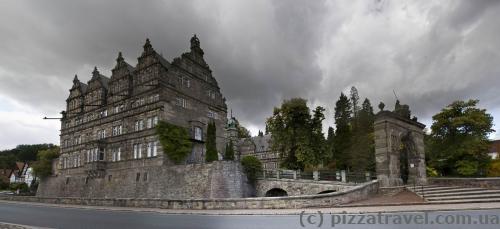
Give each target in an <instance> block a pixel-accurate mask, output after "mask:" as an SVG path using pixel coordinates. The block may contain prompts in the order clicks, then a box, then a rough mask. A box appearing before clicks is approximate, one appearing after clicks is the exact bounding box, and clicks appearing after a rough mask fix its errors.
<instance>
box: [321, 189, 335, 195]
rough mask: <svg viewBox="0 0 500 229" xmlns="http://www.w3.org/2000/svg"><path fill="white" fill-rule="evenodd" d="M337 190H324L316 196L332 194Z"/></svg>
mask: <svg viewBox="0 0 500 229" xmlns="http://www.w3.org/2000/svg"><path fill="white" fill-rule="evenodd" d="M336 191H337V190H325V191H322V192H319V193H318V194H326V193H332V192H336Z"/></svg>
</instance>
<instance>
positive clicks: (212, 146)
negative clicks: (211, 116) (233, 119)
mask: <svg viewBox="0 0 500 229" xmlns="http://www.w3.org/2000/svg"><path fill="white" fill-rule="evenodd" d="M205 148H206V155H205V161H206V162H212V161H217V160H218V159H219V156H218V153H217V143H216V128H215V123H214V122H210V123H208V127H207V141H206V142H205Z"/></svg>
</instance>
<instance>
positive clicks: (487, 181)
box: [428, 177, 500, 189]
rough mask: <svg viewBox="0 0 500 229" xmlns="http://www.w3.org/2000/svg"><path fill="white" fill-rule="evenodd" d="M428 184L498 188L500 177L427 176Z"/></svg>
mask: <svg viewBox="0 0 500 229" xmlns="http://www.w3.org/2000/svg"><path fill="white" fill-rule="evenodd" d="M428 181H429V184H432V185H442V186H463V187H481V188H489V189H500V177H483V178H451V177H449V178H435V177H433V178H428Z"/></svg>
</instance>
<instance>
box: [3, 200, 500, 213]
mask: <svg viewBox="0 0 500 229" xmlns="http://www.w3.org/2000/svg"><path fill="white" fill-rule="evenodd" d="M1 203H7V204H20V205H32V206H43V207H55V208H68V209H81V210H100V211H121V212H143V213H157V214H168V215H227V216H230V215H234V216H238V215H248V216H251V215H300V214H303V213H317V212H318V211H321V212H323V213H326V214H366V213H395V212H431V211H462V210H488V209H500V203H490V204H484V203H483V205H491V206H479V207H476V206H470V205H469V204H467V205H466V206H463V204H446V205H443V208H436V207H437V206H439V205H440V204H428V203H425V204H418V205H408V204H404V205H403V204H402V205H386V207H389V208H386V209H381V208H380V207H381V206H375V205H371V206H363V207H351V206H341V207H334V208H307V209H252V210H248V209H242V210H234V209H233V210H183V211H180V210H172V209H161V208H125V207H103V206H81V205H64V204H45V203H33V202H21V201H5V200H0V204H1ZM399 206H408V207H410V206H413V207H414V208H411V207H410V208H404V209H399V208H397V207H399ZM390 207H395V208H392V209H391V208H390ZM415 207H416V208H415ZM422 207H424V208H422ZM425 207H429V208H425Z"/></svg>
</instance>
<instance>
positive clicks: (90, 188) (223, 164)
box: [37, 157, 249, 199]
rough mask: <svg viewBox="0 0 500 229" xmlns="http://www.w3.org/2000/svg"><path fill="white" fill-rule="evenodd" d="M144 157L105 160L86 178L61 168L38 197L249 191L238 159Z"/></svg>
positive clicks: (233, 193) (42, 185) (186, 195)
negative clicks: (173, 161) (182, 161)
mask: <svg viewBox="0 0 500 229" xmlns="http://www.w3.org/2000/svg"><path fill="white" fill-rule="evenodd" d="M162 161H163V159H162V157H159V158H146V159H138V160H130V161H123V162H117V163H110V164H106V170H105V173H104V174H102V175H101V176H98V177H94V178H91V177H90V178H89V177H88V174H87V173H86V172H85V168H82V169H80V170H75V169H72V170H63V171H62V173H60V174H59V175H58V176H53V177H48V178H46V179H44V180H42V181H41V183H40V186H39V188H38V192H37V196H38V197H78V198H93V199H94V198H95V199H99V198H106V199H108V198H168V199H192V198H236V197H246V196H248V193H249V188H248V187H247V186H248V185H247V183H246V177H245V175H244V174H243V173H242V168H241V165H240V163H239V162H235V161H215V162H212V163H206V164H188V165H162V164H163V163H162Z"/></svg>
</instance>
